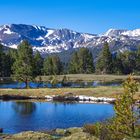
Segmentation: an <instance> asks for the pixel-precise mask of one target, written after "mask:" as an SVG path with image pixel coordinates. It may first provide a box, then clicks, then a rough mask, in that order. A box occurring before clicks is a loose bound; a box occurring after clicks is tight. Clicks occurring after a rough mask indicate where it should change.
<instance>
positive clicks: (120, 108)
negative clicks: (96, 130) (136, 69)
mask: <svg viewBox="0 0 140 140" xmlns="http://www.w3.org/2000/svg"><path fill="white" fill-rule="evenodd" d="M123 87H124V93H123V94H121V95H119V96H118V98H117V100H116V103H115V107H114V109H115V117H114V118H113V119H112V121H111V123H110V124H108V125H107V127H108V132H109V136H110V138H111V140H122V139H123V138H125V137H134V136H135V132H136V124H137V123H138V120H139V114H138V112H137V111H136V109H138V106H137V104H135V100H134V95H135V94H136V92H137V91H138V83H137V82H136V81H135V80H134V79H133V78H132V76H129V77H128V79H127V80H126V82H125V83H124V85H123Z"/></svg>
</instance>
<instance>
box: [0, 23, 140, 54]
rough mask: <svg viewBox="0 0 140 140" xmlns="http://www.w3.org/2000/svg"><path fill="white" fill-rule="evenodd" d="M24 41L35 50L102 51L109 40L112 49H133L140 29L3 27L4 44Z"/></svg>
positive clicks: (0, 28) (0, 35) (139, 39)
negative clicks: (89, 30)
mask: <svg viewBox="0 0 140 140" xmlns="http://www.w3.org/2000/svg"><path fill="white" fill-rule="evenodd" d="M23 40H28V41H29V43H30V44H31V45H32V46H33V50H34V51H39V52H40V53H42V54H45V53H57V52H63V51H66V50H67V51H69V50H72V49H75V48H80V47H87V48H90V49H93V50H94V51H95V52H96V51H97V52H99V50H101V48H102V47H103V45H104V43H105V42H108V43H109V46H110V48H111V50H112V51H117V50H120V51H122V52H123V51H124V50H127V48H129V49H130V50H131V49H133V48H136V47H137V46H139V45H140V29H136V30H131V31H129V30H117V29H110V30H108V31H107V32H106V33H104V34H102V35H96V34H88V33H80V32H76V31H72V30H69V29H51V28H46V27H44V26H36V25H24V24H11V25H3V26H0V41H1V44H3V45H4V46H7V47H10V48H17V46H18V44H20V43H21V42H22V41H23Z"/></svg>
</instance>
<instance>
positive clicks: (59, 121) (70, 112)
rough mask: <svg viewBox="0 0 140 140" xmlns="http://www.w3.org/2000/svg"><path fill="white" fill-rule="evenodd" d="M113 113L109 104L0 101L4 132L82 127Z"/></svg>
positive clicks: (0, 124) (0, 122)
mask: <svg viewBox="0 0 140 140" xmlns="http://www.w3.org/2000/svg"><path fill="white" fill-rule="evenodd" d="M113 115H114V111H113V105H110V104H80V103H74V104H66V103H53V102H28V101H0V128H3V129H4V133H17V132H21V131H27V130H50V129H55V128H68V127H81V126H83V125H84V124H86V123H94V122H97V121H103V120H105V119H107V118H110V117H112V116H113Z"/></svg>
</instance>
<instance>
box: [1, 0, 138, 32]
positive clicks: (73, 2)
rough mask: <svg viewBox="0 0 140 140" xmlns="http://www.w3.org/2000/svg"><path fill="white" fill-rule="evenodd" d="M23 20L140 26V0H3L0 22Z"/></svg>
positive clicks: (81, 26) (95, 28)
mask: <svg viewBox="0 0 140 140" xmlns="http://www.w3.org/2000/svg"><path fill="white" fill-rule="evenodd" d="M6 23H7V24H10V23H24V24H36V25H43V26H46V27H48V28H68V29H72V30H76V31H79V32H88V33H103V32H106V31H107V30H108V29H110V28H117V29H135V28H140V0H0V24H1V25H2V24H6Z"/></svg>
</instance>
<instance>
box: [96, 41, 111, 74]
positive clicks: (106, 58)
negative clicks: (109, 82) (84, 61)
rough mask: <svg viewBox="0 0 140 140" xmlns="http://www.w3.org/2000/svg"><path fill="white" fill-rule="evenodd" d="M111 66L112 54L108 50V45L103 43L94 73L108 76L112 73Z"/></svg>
mask: <svg viewBox="0 0 140 140" xmlns="http://www.w3.org/2000/svg"><path fill="white" fill-rule="evenodd" d="M112 66H113V65H112V54H111V52H110V50H109V45H108V43H105V44H104V47H103V50H102V51H101V53H100V55H99V57H98V61H97V63H96V72H97V73H101V74H110V73H112Z"/></svg>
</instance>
